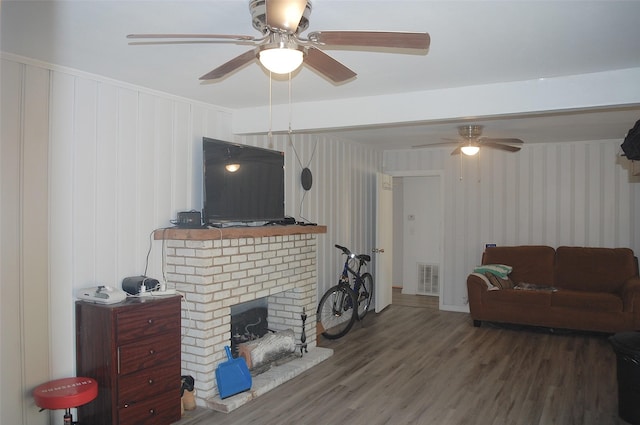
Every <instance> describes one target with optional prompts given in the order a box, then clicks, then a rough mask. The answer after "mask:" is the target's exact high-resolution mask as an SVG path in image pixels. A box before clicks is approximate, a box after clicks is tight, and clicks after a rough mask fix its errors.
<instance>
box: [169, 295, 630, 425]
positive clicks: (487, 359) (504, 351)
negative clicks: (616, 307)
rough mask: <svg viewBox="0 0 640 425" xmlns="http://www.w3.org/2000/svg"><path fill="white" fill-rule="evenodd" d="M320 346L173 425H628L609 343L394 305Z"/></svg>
mask: <svg viewBox="0 0 640 425" xmlns="http://www.w3.org/2000/svg"><path fill="white" fill-rule="evenodd" d="M436 300H437V298H436ZM319 345H321V346H324V347H330V348H332V349H333V350H334V355H333V356H332V357H331V358H329V359H328V360H326V361H324V362H323V363H321V364H320V365H318V366H316V367H314V368H312V369H311V370H309V371H307V372H305V373H303V374H302V375H300V376H298V377H297V378H295V379H293V380H291V381H289V382H287V383H285V384H283V385H281V386H280V387H278V388H276V389H274V390H272V391H270V392H269V393H267V394H265V395H263V396H261V397H259V398H258V399H256V400H254V401H252V402H250V403H248V404H247V405H245V406H243V407H241V408H239V409H237V410H235V411H233V412H231V413H229V414H225V413H219V412H214V411H209V410H206V409H203V408H198V409H196V410H195V411H191V412H186V415H185V417H184V418H183V419H182V420H181V421H180V422H177V424H179V425H204V424H211V425H214V424H215V425H229V424H243V425H249V424H260V425H276V424H277V425H282V424H314V425H315V424H350V425H361V424H362V425H378V424H434V425H471V424H478V425H503V424H505V425H506V424H514V425H552V424H558V425H570V424H575V425H623V424H626V422H624V421H622V420H621V419H619V418H618V411H617V400H618V399H617V381H616V363H615V360H616V358H615V354H614V352H613V350H612V348H611V346H610V344H609V342H608V340H607V338H606V336H602V335H591V334H578V333H550V332H548V331H536V330H523V329H520V328H513V327H512V328H507V327H498V326H495V325H491V324H483V326H482V327H481V328H474V327H473V326H472V323H471V319H470V316H469V315H468V314H466V313H455V312H445V311H439V310H437V309H434V308H416V307H407V306H404V305H395V304H394V305H391V306H389V307H388V308H386V309H385V310H384V311H383V312H382V313H380V314H375V313H370V314H369V315H368V316H367V317H366V318H365V320H364V322H363V323H362V324H361V325H360V324H358V323H357V324H356V325H355V326H354V328H353V329H352V330H351V332H349V334H347V335H346V336H345V337H344V338H342V339H339V340H336V341H328V340H325V339H322V338H321V339H320V341H319Z"/></svg>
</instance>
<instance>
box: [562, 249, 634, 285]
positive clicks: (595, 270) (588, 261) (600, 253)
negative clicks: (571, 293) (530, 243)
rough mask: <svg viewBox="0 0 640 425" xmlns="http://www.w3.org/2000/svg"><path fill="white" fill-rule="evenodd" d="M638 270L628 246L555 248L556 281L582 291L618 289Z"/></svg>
mask: <svg viewBox="0 0 640 425" xmlns="http://www.w3.org/2000/svg"><path fill="white" fill-rule="evenodd" d="M636 273H637V270H636V263H635V258H634V256H633V251H632V250H631V249H629V248H584V247H569V246H561V247H559V248H558V249H557V250H556V284H555V286H557V287H559V288H566V289H574V290H581V291H599V292H619V290H620V288H621V287H622V285H623V284H624V282H625V281H626V280H628V279H630V278H631V277H633V276H635V275H636Z"/></svg>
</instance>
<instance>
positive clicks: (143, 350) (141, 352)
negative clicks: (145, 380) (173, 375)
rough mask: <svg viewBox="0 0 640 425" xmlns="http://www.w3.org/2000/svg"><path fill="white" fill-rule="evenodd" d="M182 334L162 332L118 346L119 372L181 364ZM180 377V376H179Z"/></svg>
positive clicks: (127, 372) (124, 373)
mask: <svg viewBox="0 0 640 425" xmlns="http://www.w3.org/2000/svg"><path fill="white" fill-rule="evenodd" d="M180 354H181V348H180V335H179V334H176V333H171V334H162V335H158V336H154V337H150V338H144V339H142V340H140V341H138V342H132V343H130V344H125V345H121V346H119V347H118V374H119V375H127V374H129V373H133V372H138V371H141V370H142V369H146V368H150V367H161V366H163V365H167V364H175V363H177V364H178V365H179V364H180ZM178 379H179V378H178Z"/></svg>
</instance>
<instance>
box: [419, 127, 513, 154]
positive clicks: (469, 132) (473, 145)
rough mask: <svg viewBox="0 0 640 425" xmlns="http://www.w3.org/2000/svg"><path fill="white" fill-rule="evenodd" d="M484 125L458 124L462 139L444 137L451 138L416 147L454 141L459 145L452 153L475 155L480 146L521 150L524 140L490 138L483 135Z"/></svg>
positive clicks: (510, 150)
mask: <svg viewBox="0 0 640 425" xmlns="http://www.w3.org/2000/svg"><path fill="white" fill-rule="evenodd" d="M483 128H484V126H482V125H461V126H458V134H459V135H460V139H447V138H445V139H443V140H451V141H450V142H444V143H435V144H425V145H418V146H414V147H415V148H425V147H431V146H439V145H443V144H446V145H450V144H452V143H457V144H458V146H456V148H455V149H454V150H453V151H452V152H451V155H459V154H460V153H463V154H465V155H469V156H472V155H475V154H477V153H478V152H479V151H480V148H490V149H499V150H503V151H507V152H518V151H519V150H520V145H522V144H523V143H524V142H523V141H522V140H520V139H516V138H490V137H481V136H482V129H483Z"/></svg>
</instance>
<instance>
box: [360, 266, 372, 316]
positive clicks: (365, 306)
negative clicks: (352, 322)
mask: <svg viewBox="0 0 640 425" xmlns="http://www.w3.org/2000/svg"><path fill="white" fill-rule="evenodd" d="M357 287H358V319H359V320H362V319H364V316H366V315H367V313H368V312H369V307H370V306H371V300H372V299H373V276H371V273H364V274H363V275H362V276H360V285H357Z"/></svg>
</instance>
